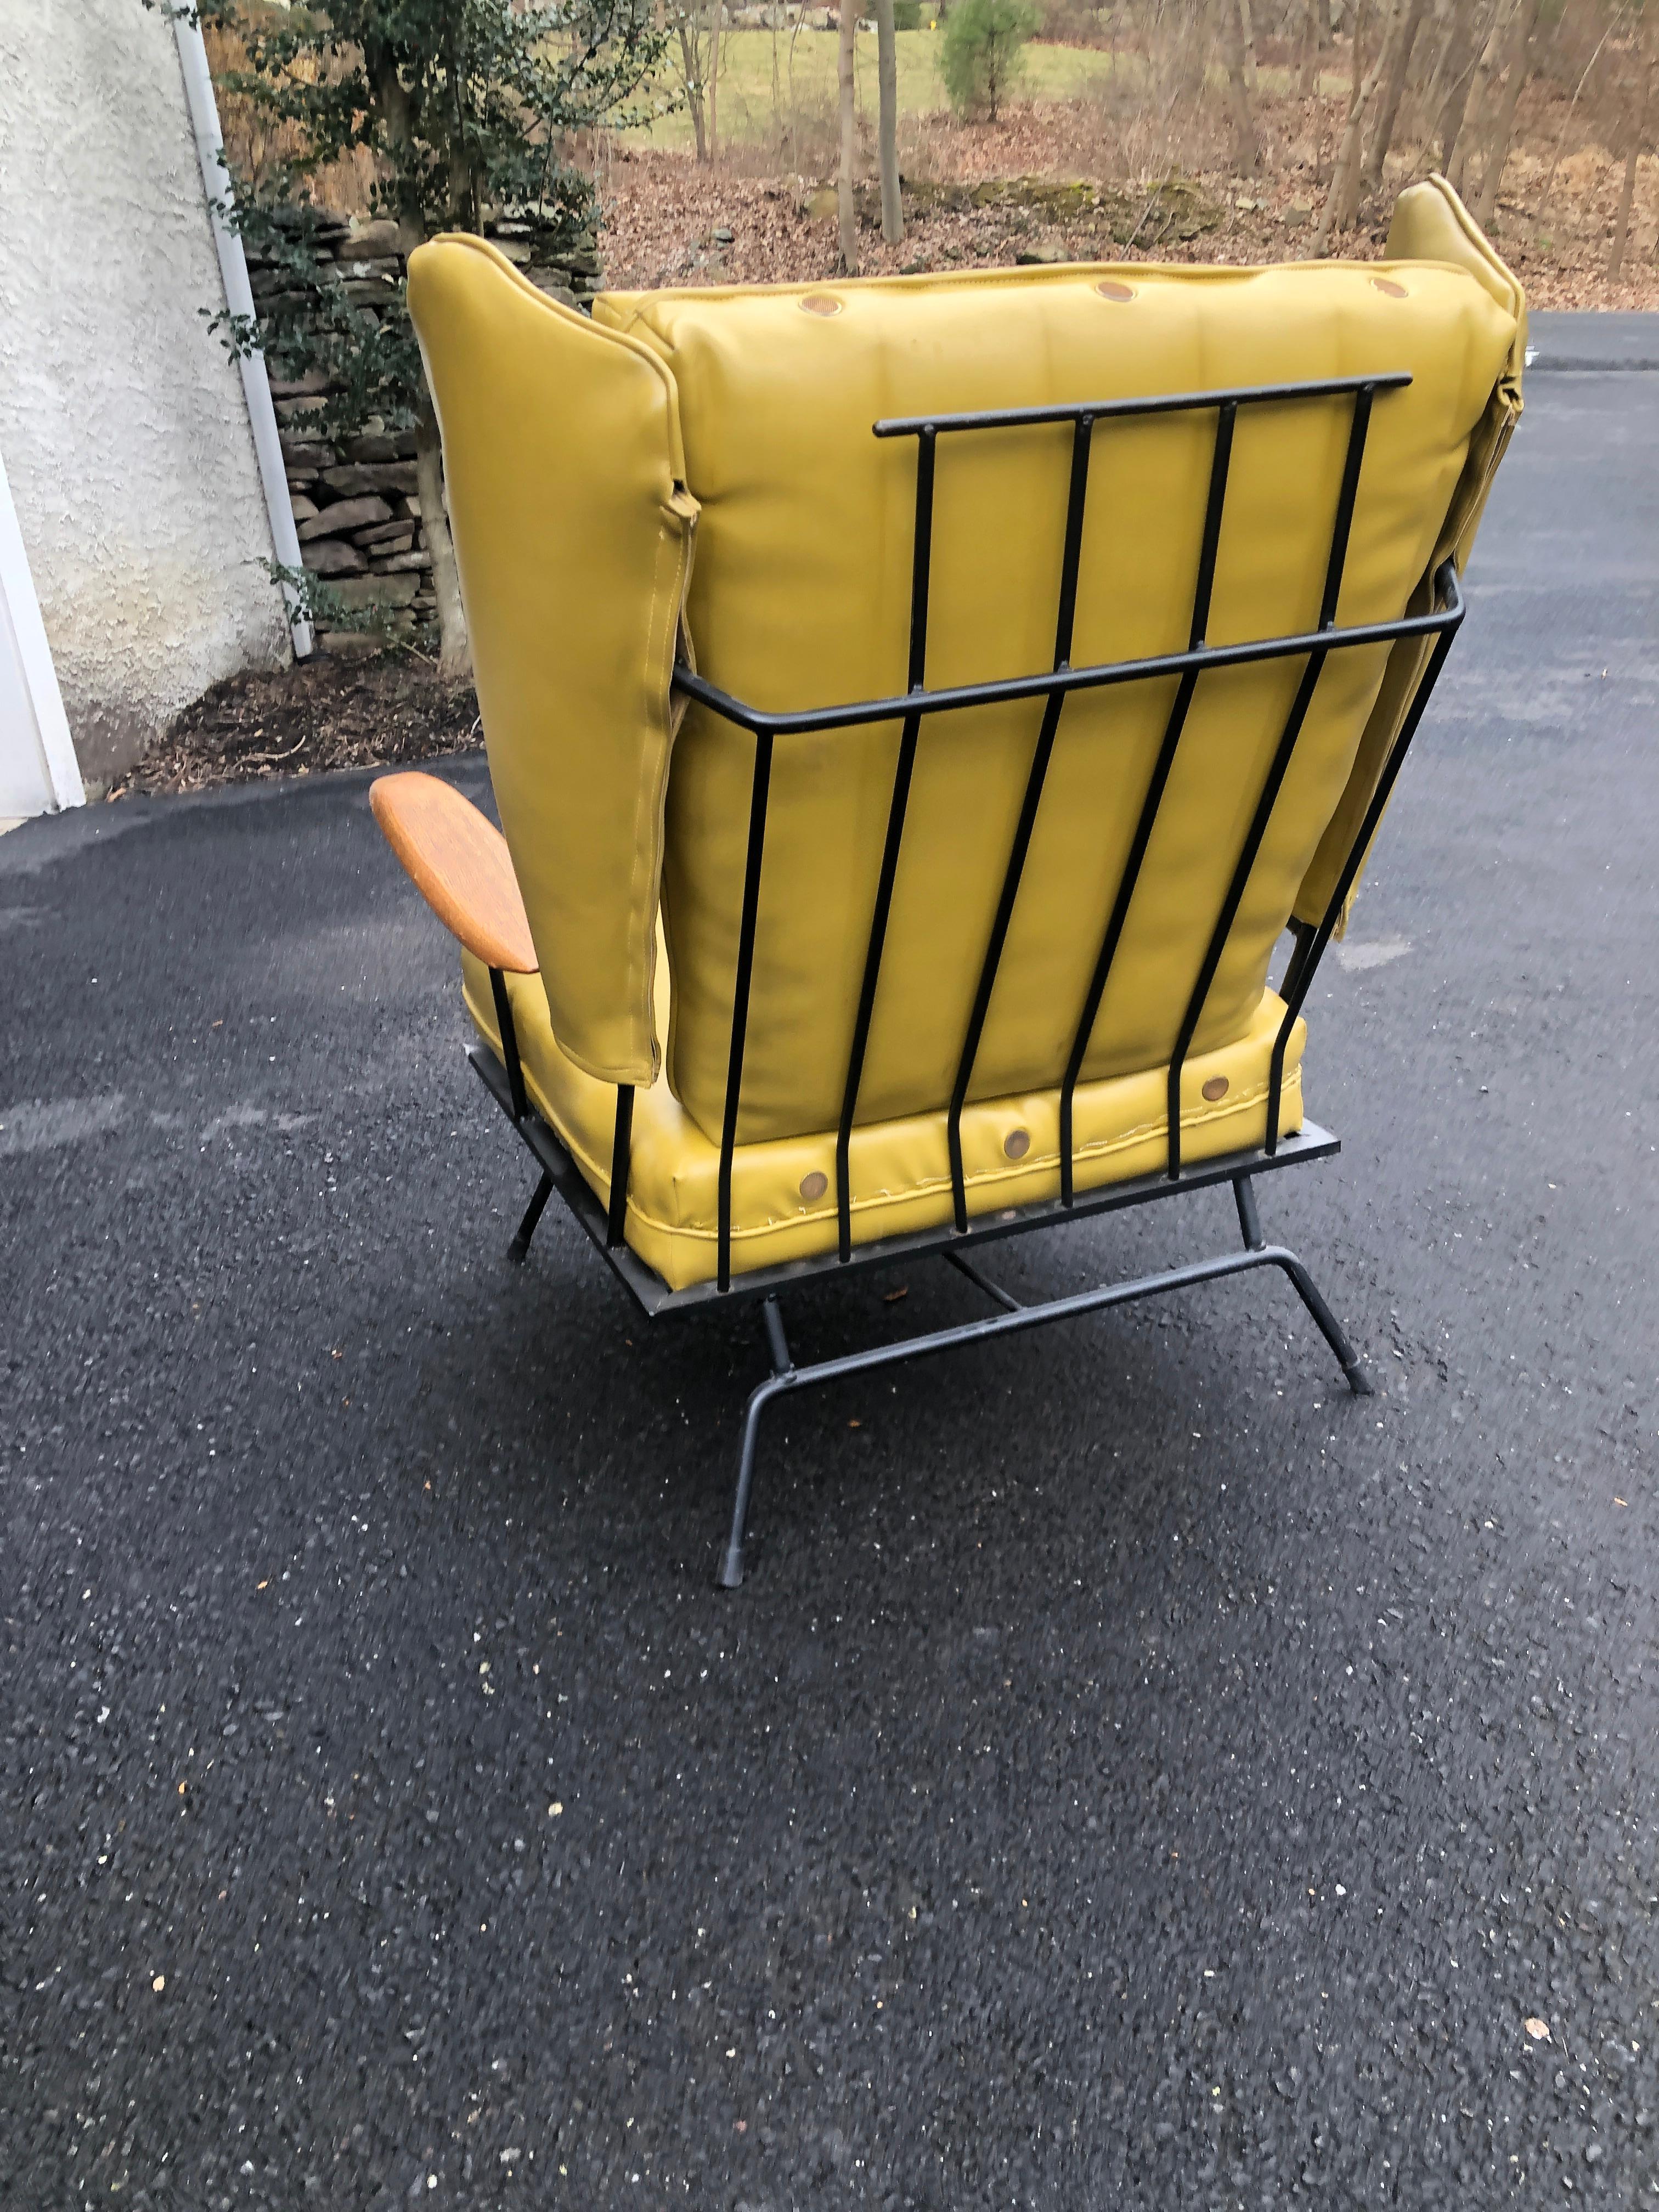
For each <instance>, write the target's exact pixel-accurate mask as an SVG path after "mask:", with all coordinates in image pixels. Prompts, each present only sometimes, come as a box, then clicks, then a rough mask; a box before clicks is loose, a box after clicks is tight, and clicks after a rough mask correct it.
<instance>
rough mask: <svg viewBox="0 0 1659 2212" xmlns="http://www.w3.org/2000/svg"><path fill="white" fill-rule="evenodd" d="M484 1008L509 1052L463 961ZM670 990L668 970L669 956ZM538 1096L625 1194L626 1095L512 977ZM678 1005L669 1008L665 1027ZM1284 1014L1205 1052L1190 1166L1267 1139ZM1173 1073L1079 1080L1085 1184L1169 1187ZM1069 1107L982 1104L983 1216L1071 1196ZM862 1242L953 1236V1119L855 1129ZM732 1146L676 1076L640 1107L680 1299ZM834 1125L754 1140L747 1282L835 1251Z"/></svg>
mask: <svg viewBox="0 0 1659 2212" xmlns="http://www.w3.org/2000/svg"><path fill="white" fill-rule="evenodd" d="M461 971H462V982H463V989H464V992H465V1000H466V1008H467V1012H469V1013H470V1014H471V1018H472V1020H473V1023H474V1024H475V1026H476V1027H477V1030H478V1033H479V1035H480V1036H482V1037H483V1040H484V1042H485V1043H486V1044H488V1045H489V1048H490V1049H491V1050H492V1051H493V1052H494V1053H495V1054H496V1055H497V1057H498V1058H499V1057H500V1056H501V1037H500V1035H499V1032H498V1030H497V1027H496V1023H495V1006H494V1002H493V998H492V994H491V991H490V984H489V970H488V969H486V968H484V967H483V966H482V965H481V964H480V963H479V962H477V960H475V959H474V958H473V957H472V956H471V954H470V953H466V952H463V954H462V956H461ZM657 974H658V978H659V986H658V987H659V994H661V995H663V996H665V994H666V976H667V963H666V962H665V961H659V963H658V967H657ZM506 981H507V993H508V996H509V999H510V1000H511V1003H512V1007H513V1028H514V1030H515V1032H516V1034H517V1036H518V1042H519V1054H520V1060H521V1062H522V1064H523V1067H524V1075H525V1085H526V1090H527V1091H528V1092H529V1095H530V1098H531V1101H532V1104H533V1105H534V1106H535V1108H536V1109H537V1111H538V1113H539V1114H540V1115H542V1117H543V1119H544V1121H547V1122H548V1123H550V1126H551V1127H553V1128H554V1129H555V1130H556V1132H557V1133H558V1135H559V1137H560V1138H561V1139H562V1142H563V1143H564V1145H565V1146H566V1148H567V1149H568V1151H569V1152H570V1154H571V1156H572V1157H573V1158H574V1160H575V1162H576V1164H577V1165H578V1166H579V1167H580V1170H581V1171H582V1174H583V1175H584V1176H586V1180H587V1182H589V1184H590V1185H591V1186H592V1188H593V1190H594V1191H595V1193H596V1194H598V1195H599V1198H600V1199H602V1200H605V1202H606V1203H608V1202H609V1199H610V1184H611V1139H612V1134H613V1131H614V1128H615V1119H616V1110H617V1093H616V1090H615V1088H614V1086H613V1085H611V1084H608V1083H601V1082H599V1081H596V1080H595V1079H594V1078H593V1077H592V1076H591V1075H588V1074H586V1073H584V1072H583V1070H582V1069H580V1067H578V1066H576V1064H575V1062H574V1060H570V1059H569V1058H568V1056H567V1055H566V1054H564V1053H562V1051H561V1050H560V1048H559V1047H558V1045H557V1043H556V1042H555V1040H554V1036H553V1031H552V1028H551V1026H550V1023H549V1020H548V1012H547V998H546V994H545V993H544V991H543V989H542V985H541V978H540V977H539V976H538V975H509V976H507V979H506ZM666 1012H667V1010H666V1007H665V1006H663V1005H661V1004H659V1008H658V1019H659V1024H661V1023H662V1022H663V1021H664V1020H665V1016H666ZM1284 1014H1285V1008H1284V1004H1283V1001H1282V1000H1279V998H1278V997H1277V996H1276V994H1274V993H1273V992H1272V991H1264V992H1263V993H1262V994H1261V998H1260V1000H1259V1001H1258V1003H1257V1006H1256V1008H1255V1013H1254V1015H1253V1017H1252V1018H1251V1019H1250V1021H1249V1024H1247V1026H1246V1028H1245V1030H1244V1032H1243V1035H1242V1036H1237V1037H1236V1038H1234V1039H1232V1040H1231V1042H1228V1043H1226V1044H1224V1045H1221V1046H1219V1047H1218V1048H1216V1049H1214V1050H1212V1051H1210V1052H1206V1053H1200V1054H1195V1055H1194V1057H1193V1058H1192V1059H1190V1060H1188V1062H1187V1064H1186V1066H1185V1067H1184V1068H1183V1069H1182V1080H1181V1097H1182V1111H1181V1126H1182V1144H1181V1149H1182V1159H1183V1161H1186V1162H1188V1163H1191V1162H1194V1161H1197V1160H1203V1159H1214V1158H1218V1156H1219V1155H1221V1154H1223V1153H1226V1152H1243V1151H1244V1150H1247V1149H1248V1148H1249V1147H1250V1146H1256V1145H1260V1144H1261V1142H1262V1141H1263V1139H1264V1137H1265V1134H1266V1128H1267V1072H1268V1061H1269V1059H1270V1056H1271V1054H1272V1051H1273V1040H1274V1038H1275V1037H1276V1036H1277V1035H1278V1033H1279V1024H1280V1023H1281V1021H1282V1020H1283V1019H1284ZM1305 1036H1306V1028H1305V1024H1303V1023H1301V1022H1298V1023H1297V1024H1296V1027H1295V1030H1293V1032H1292V1033H1291V1042H1290V1047H1289V1049H1288V1050H1287V1052H1286V1054H1285V1088H1284V1103H1283V1108H1282V1111H1281V1115H1280V1127H1281V1128H1282V1129H1283V1130H1284V1131H1285V1133H1286V1134H1289V1133H1293V1132H1294V1131H1296V1130H1297V1129H1299V1128H1300V1127H1301V1126H1302V1074H1301V1061H1302V1048H1303V1042H1304V1037H1305ZM1167 1079H1168V1077H1167V1070H1166V1069H1164V1068H1149V1069H1146V1070H1144V1071H1140V1072H1138V1073H1133V1074H1128V1075H1118V1076H1112V1077H1109V1078H1107V1079H1104V1080H1103V1081H1099V1082H1095V1083H1086V1084H1079V1086H1078V1090H1077V1095H1076V1098H1075V1101H1074V1105H1073V1120H1074V1130H1075V1141H1076V1170H1075V1182H1076V1188H1078V1189H1079V1191H1086V1190H1093V1189H1097V1188H1100V1187H1101V1186H1102V1185H1103V1184H1106V1183H1112V1182H1127V1181H1129V1180H1130V1179H1132V1178H1133V1177H1134V1176H1143V1175H1152V1174H1155V1173H1156V1172H1157V1171H1158V1169H1159V1168H1161V1167H1162V1166H1163V1165H1164V1161H1165V1158H1167V1146H1166V1139H1165V1134H1164V1090H1165V1085H1166V1082H1167ZM1059 1144H1060V1094H1059V1092H1058V1091H1030V1092H1025V1093H1017V1094H1015V1095H1012V1096H1011V1097H1003V1098H989V1099H982V1100H981V1101H979V1102H978V1103H970V1104H969V1106H968V1107H967V1108H966V1109H964V1111H963V1117H962V1149H963V1164H964V1167H965V1170H966V1181H967V1189H968V1210H969V1213H970V1214H972V1215H979V1214H986V1213H992V1212H996V1211H998V1210H999V1209H1000V1208H1001V1207H1004V1206H1030V1205H1034V1204H1036V1202H1038V1201H1039V1200H1043V1199H1051V1198H1054V1197H1057V1196H1058V1194H1059V1191H1060V1152H1059ZM850 1164H851V1170H852V1184H853V1191H854V1199H853V1207H852V1216H853V1241H854V1243H855V1244H868V1243H875V1242H877V1241H878V1239H880V1238H882V1237H896V1236H902V1235H905V1234H908V1233H910V1232H914V1231H919V1230H925V1229H934V1228H939V1227H940V1226H942V1225H944V1224H945V1223H946V1222H948V1221H949V1220H950V1218H951V1169H950V1157H949V1152H948V1151H947V1147H946V1139H945V1115H944V1114H943V1112H939V1113H928V1114H916V1115H907V1116H905V1117H903V1118H902V1119H897V1120H892V1121H872V1122H866V1123H865V1124H864V1125H863V1126H862V1127H860V1128H856V1129H854V1132H853V1138H852V1149H851V1157H850ZM719 1169H720V1147H719V1146H718V1145H716V1144H714V1143H713V1142H711V1141H710V1139H708V1137H706V1136H705V1135H704V1134H703V1133H702V1130H701V1129H700V1128H699V1127H698V1126H697V1124H696V1122H695V1121H693V1120H692V1119H691V1116H690V1115H689V1114H688V1113H687V1112H686V1110H685V1109H684V1107H683V1106H682V1105H681V1104H680V1103H679V1102H678V1100H677V1099H676V1098H675V1097H674V1096H673V1094H672V1092H671V1091H670V1090H669V1088H668V1085H667V1083H666V1081H665V1079H663V1078H662V1077H661V1076H660V1075H659V1078H658V1079H657V1081H656V1082H655V1083H654V1084H653V1085H652V1087H651V1088H650V1089H649V1090H648V1091H647V1090H641V1091H638V1092H637V1093H636V1095H635V1103H634V1125H633V1157H632V1169H631V1174H630V1176H629V1190H628V1227H627V1238H628V1243H629V1245H630V1246H631V1248H632V1249H633V1250H634V1251H635V1252H636V1253H638V1255H640V1257H641V1259H642V1260H644V1261H646V1262H647V1264H648V1265H649V1266H650V1267H654V1268H655V1269H656V1271H657V1273H659V1275H660V1276H661V1277H662V1279H663V1280H664V1281H665V1283H666V1284H667V1285H668V1286H669V1288H670V1289H671V1290H677V1291H678V1290H684V1289H685V1288H687V1287H688V1286H689V1285H691V1284H694V1283H702V1282H708V1281H711V1280H712V1279H714V1273H715V1264H716V1196H717V1188H718V1180H719ZM835 1176H836V1138H835V1132H834V1131H833V1130H829V1131H825V1132H823V1133H818V1134H814V1135H810V1136H803V1137H786V1138H775V1139H769V1140H764V1141H762V1142H759V1143H756V1144H748V1145H740V1146H738V1150H737V1152H736V1153H735V1155H734V1157H733V1159H732V1272H733V1273H735V1274H745V1273H750V1272H751V1271H752V1270H753V1269H755V1268H757V1267H776V1266H779V1265H781V1264H782V1263H783V1262H785V1261H791V1260H803V1259H806V1258H809V1257H811V1256H812V1255H817V1254H820V1253H825V1252H831V1251H833V1250H834V1249H836V1182H835Z"/></svg>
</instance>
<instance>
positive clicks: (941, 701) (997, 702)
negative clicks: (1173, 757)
mask: <svg viewBox="0 0 1659 2212" xmlns="http://www.w3.org/2000/svg"><path fill="white" fill-rule="evenodd" d="M1462 612H1463V602H1462V594H1461V591H1460V593H1459V597H1458V599H1457V601H1456V604H1455V605H1454V606H1452V607H1448V608H1442V609H1440V610H1438V611H1436V612H1434V613H1432V614H1426V615H1402V616H1401V617H1400V618H1399V620H1398V621H1396V622H1382V623H1354V624H1353V625H1352V628H1350V629H1328V630H1317V629H1316V630H1301V631H1297V632H1296V633H1294V634H1292V635H1287V636H1285V637H1267V638H1257V639H1255V640H1253V641H1250V642H1249V643H1248V644H1243V645H1204V646H1199V647H1194V648H1193V649H1191V650H1189V651H1188V652H1186V653H1154V654H1152V655H1151V656H1150V657H1149V658H1148V659H1144V660H1112V661H1104V662H1102V663H1100V664H1099V665H1096V666H1092V667H1087V668H1066V669H1062V670H1060V671H1058V672H1054V671H1051V672H1050V673H1049V674H1048V675H1046V676H1045V675H1036V676H1005V677H1000V678H996V679H995V680H994V681H993V682H991V683H988V684H952V685H951V686H950V687H949V688H948V689H945V690H939V691H920V692H915V693H908V692H900V693H897V694H896V695H895V696H891V697H889V698H885V699H859V700H855V701H854V702H853V703H852V704H851V705H850V706H845V707H811V708H806V709H805V711H804V712H802V713H800V714H763V713H762V712H761V710H760V709H759V708H757V707H750V706H747V705H745V703H744V701H742V700H741V699H734V698H733V697H732V695H731V693H730V692H729V691H722V690H719V689H718V687H717V686H716V685H714V684H708V683H706V682H705V681H704V680H703V678H702V677H701V676H698V675H696V673H694V671H692V670H690V669H689V668H676V669H675V671H674V676H673V682H674V688H675V689H676V690H680V691H684V693H685V694H686V696H687V697H688V698H692V699H696V701H697V702H699V704H700V705H702V706H704V707H707V708H709V709H710V710H711V712H713V713H714V714H719V715H720V717H721V718H722V720H726V721H728V722H731V723H732V724H733V725H734V726H736V727H737V728H738V729H740V730H749V731H751V732H754V733H755V734H756V735H757V736H759V735H764V736H768V737H776V738H802V737H817V736H820V735H822V734H823V732H825V731H826V730H852V729H859V728H861V727H863V726H866V725H867V724H869V723H871V722H896V721H899V720H902V717H903V716H904V715H905V714H955V713H957V712H959V711H960V710H961V709H962V708H964V707H998V706H1003V705H1006V704H1007V703H1008V702H1011V701H1012V700H1016V699H1040V698H1042V697H1044V696H1047V695H1048V693H1050V692H1058V693H1066V694H1069V693H1071V692H1073V691H1097V690H1103V689H1105V688H1106V687H1107V686H1109V685H1111V684H1146V683H1151V682H1152V681H1154V680H1155V679H1156V678H1158V677H1160V676H1184V675H1185V674H1186V673H1187V671H1188V669H1189V668H1190V669H1194V670H1197V671H1200V673H1201V672H1202V671H1204V670H1206V669H1208V668H1247V667H1252V666H1254V665H1255V663H1256V662H1258V661H1263V660H1295V659H1298V658H1299V657H1300V656H1301V655H1302V654H1303V653H1312V652H1314V651H1315V650H1316V649H1317V650H1319V651H1321V652H1324V653H1334V652H1337V651H1339V650H1342V649H1346V647H1351V646H1364V645H1392V644H1393V643H1394V642H1395V640H1396V639H1397V638H1402V637H1432V636H1436V635H1438V634H1439V633H1440V632H1441V631H1442V630H1445V629H1455V626H1456V622H1457V620H1458V618H1459V617H1461V616H1462Z"/></svg>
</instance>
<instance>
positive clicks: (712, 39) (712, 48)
mask: <svg viewBox="0 0 1659 2212" xmlns="http://www.w3.org/2000/svg"><path fill="white" fill-rule="evenodd" d="M724 13H725V0H709V6H708V158H709V160H710V161H714V160H716V159H717V158H718V156H719V154H720V17H721V15H723V14H724Z"/></svg>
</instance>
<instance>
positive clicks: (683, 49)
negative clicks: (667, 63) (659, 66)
mask: <svg viewBox="0 0 1659 2212" xmlns="http://www.w3.org/2000/svg"><path fill="white" fill-rule="evenodd" d="M665 15H666V19H667V21H668V22H669V23H670V24H671V27H672V28H673V32H674V35H675V38H676V40H678V46H679V58H680V83H681V86H682V88H684V93H685V105H686V106H687V108H688V110H689V111H690V116H691V136H692V138H693V141H694V142H695V143H696V149H697V159H698V160H699V161H707V160H708V118H707V117H706V115H705V113H704V110H703V89H704V74H703V73H704V69H705V67H706V60H705V54H706V48H705V42H704V39H703V33H702V21H701V16H702V4H701V0H679V4H677V5H671V6H670V7H669V8H667V9H665Z"/></svg>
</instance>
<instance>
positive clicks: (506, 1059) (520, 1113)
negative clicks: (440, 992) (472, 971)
mask: <svg viewBox="0 0 1659 2212" xmlns="http://www.w3.org/2000/svg"><path fill="white" fill-rule="evenodd" d="M489 994H490V996H491V997H492V998H493V999H494V1000H495V1028H496V1030H497V1031H498V1033H499V1034H500V1036H501V1062H502V1065H503V1066H505V1067H506V1069H507V1091H508V1095H509V1096H510V1097H511V1098H512V1100H513V1120H514V1121H523V1119H524V1117H525V1112H526V1103H527V1102H526V1098H525V1095H524V1068H523V1066H522V1065H521V1063H520V1059H519V1032H518V1030H516V1029H515V1028H514V1027H513V1001H512V1000H510V999H509V998H508V997H507V978H506V976H505V975H502V973H501V969H499V968H492V969H490V971H489Z"/></svg>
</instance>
